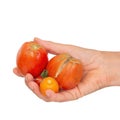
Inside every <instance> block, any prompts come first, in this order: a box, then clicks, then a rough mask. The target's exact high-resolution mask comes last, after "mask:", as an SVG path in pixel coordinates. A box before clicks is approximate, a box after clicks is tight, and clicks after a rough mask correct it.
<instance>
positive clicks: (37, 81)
mask: <svg viewBox="0 0 120 120" xmlns="http://www.w3.org/2000/svg"><path fill="white" fill-rule="evenodd" d="M41 81H42V77H41V76H39V77H37V78H36V79H35V82H36V83H37V84H38V85H39V86H40V83H41Z"/></svg>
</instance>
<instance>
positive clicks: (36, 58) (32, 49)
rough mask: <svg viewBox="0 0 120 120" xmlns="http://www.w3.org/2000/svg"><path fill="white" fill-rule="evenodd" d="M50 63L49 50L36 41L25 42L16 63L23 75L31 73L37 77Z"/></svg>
mask: <svg viewBox="0 0 120 120" xmlns="http://www.w3.org/2000/svg"><path fill="white" fill-rule="evenodd" d="M47 63H48V56H47V51H46V49H45V48H44V47H42V46H41V45H40V44H38V43H37V42H34V41H29V42H25V43H24V44H23V45H22V46H21V48H20V49H19V51H18V53H17V58H16V64H17V68H18V69H19V72H20V73H21V74H22V75H26V74H27V73H30V74H32V75H33V77H37V76H39V75H40V74H41V72H42V71H43V70H44V69H45V67H46V65H47Z"/></svg>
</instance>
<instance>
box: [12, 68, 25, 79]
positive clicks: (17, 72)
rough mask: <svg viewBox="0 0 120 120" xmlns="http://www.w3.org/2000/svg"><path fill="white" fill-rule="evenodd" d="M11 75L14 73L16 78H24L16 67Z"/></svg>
mask: <svg viewBox="0 0 120 120" xmlns="http://www.w3.org/2000/svg"><path fill="white" fill-rule="evenodd" d="M13 73H15V74H16V75H17V76H20V77H23V76H24V75H23V74H22V73H21V72H20V70H19V69H18V68H17V67H16V68H13Z"/></svg>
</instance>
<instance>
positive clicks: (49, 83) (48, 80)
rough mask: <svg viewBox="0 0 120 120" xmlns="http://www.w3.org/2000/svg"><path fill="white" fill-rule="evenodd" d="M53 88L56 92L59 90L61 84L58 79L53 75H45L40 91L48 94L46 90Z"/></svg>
mask: <svg viewBox="0 0 120 120" xmlns="http://www.w3.org/2000/svg"><path fill="white" fill-rule="evenodd" d="M49 89H50V90H53V91H54V92H56V93H57V92H59V85H58V83H57V81H56V80H55V79H54V78H52V77H45V78H43V80H42V81H41V83H40V92H41V93H42V94H43V95H44V96H46V90H49Z"/></svg>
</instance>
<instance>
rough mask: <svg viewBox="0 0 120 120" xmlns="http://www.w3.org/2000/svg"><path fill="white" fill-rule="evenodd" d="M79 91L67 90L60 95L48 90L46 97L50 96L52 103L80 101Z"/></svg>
mask: <svg viewBox="0 0 120 120" xmlns="http://www.w3.org/2000/svg"><path fill="white" fill-rule="evenodd" d="M77 94H78V91H76V88H74V89H71V90H65V91H62V92H59V93H54V92H53V91H52V90H47V91H46V95H47V96H48V98H49V100H50V101H54V102H66V101H72V100H76V99H78V98H79V97H78V95H77Z"/></svg>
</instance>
